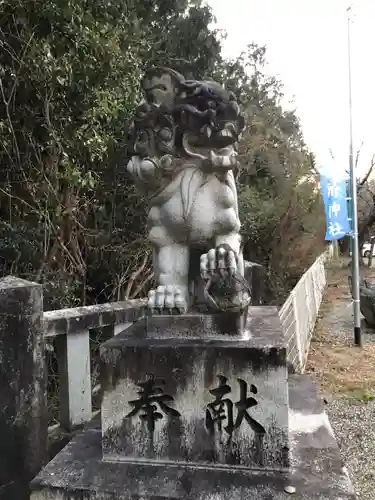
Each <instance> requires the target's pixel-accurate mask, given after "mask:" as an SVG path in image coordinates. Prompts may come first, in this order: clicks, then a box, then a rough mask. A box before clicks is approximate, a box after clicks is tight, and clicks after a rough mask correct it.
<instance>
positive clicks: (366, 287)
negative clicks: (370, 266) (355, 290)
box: [359, 280, 375, 328]
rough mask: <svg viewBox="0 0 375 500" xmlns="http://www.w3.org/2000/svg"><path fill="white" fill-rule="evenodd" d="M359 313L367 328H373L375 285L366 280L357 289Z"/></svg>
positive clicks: (374, 322) (374, 318)
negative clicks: (363, 318)
mask: <svg viewBox="0 0 375 500" xmlns="http://www.w3.org/2000/svg"><path fill="white" fill-rule="evenodd" d="M359 297H360V308H361V313H362V314H363V316H364V317H365V320H366V323H367V324H368V326H370V327H372V328H375V285H372V284H370V283H368V282H367V281H366V280H363V282H362V283H361V284H360V289H359Z"/></svg>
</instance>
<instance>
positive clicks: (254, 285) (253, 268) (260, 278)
mask: <svg viewBox="0 0 375 500" xmlns="http://www.w3.org/2000/svg"><path fill="white" fill-rule="evenodd" d="M244 268H245V273H244V276H245V279H246V280H247V282H248V283H249V286H250V291H251V305H252V306H260V305H262V304H263V301H264V285H265V272H264V267H263V266H261V265H260V264H257V263H256V262H249V261H247V260H245V261H244Z"/></svg>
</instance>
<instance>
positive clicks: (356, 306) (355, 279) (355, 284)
mask: <svg viewBox="0 0 375 500" xmlns="http://www.w3.org/2000/svg"><path fill="white" fill-rule="evenodd" d="M347 12H348V67H349V126H350V130H349V132H350V139H349V169H350V184H351V195H352V211H351V214H352V228H353V231H352V238H353V243H352V249H353V250H352V289H353V313H354V343H355V345H357V346H362V338H361V313H360V303H359V300H360V299H359V245H358V210H357V176H356V172H355V164H354V161H353V108H352V71H351V44H350V22H351V18H350V12H351V7H349V8H348V9H347Z"/></svg>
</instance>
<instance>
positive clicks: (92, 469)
mask: <svg viewBox="0 0 375 500" xmlns="http://www.w3.org/2000/svg"><path fill="white" fill-rule="evenodd" d="M289 401H290V410H289V422H290V427H289V435H290V443H291V450H290V451H291V462H292V467H291V470H290V473H289V474H285V473H280V472H272V473H271V472H265V471H255V470H253V471H244V470H238V469H236V470H228V469H220V468H218V469H217V470H212V469H210V470H207V468H205V467H194V466H192V467H186V466H179V465H178V464H175V465H174V466H172V465H165V464H164V465H154V464H153V465H151V464H147V463H144V464H141V463H124V462H121V463H113V462H106V461H103V460H102V449H101V428H100V421H96V422H93V423H92V425H91V426H90V428H88V429H86V430H85V431H83V433H82V434H80V435H79V436H77V437H76V438H75V439H74V440H73V441H71V442H70V443H69V444H68V445H67V446H66V447H65V449H64V450H63V451H62V452H61V453H59V454H58V455H57V456H56V457H55V458H54V459H53V460H52V461H51V462H50V463H49V464H48V465H47V467H46V468H45V469H43V470H42V472H40V474H39V475H38V476H37V477H36V478H35V479H34V481H33V482H32V484H31V488H32V495H31V500H73V499H74V500H114V499H116V500H131V499H139V498H142V499H143V500H253V499H255V498H256V499H258V500H287V499H290V498H291V495H290V494H288V493H286V492H285V487H286V486H292V487H294V488H295V489H296V491H295V494H294V495H292V498H295V499H296V500H297V499H298V500H347V499H353V500H354V499H355V498H356V497H355V494H354V492H353V488H352V485H351V482H350V480H349V478H348V476H347V473H346V471H345V469H344V468H343V464H342V462H341V459H340V455H339V450H338V447H337V444H336V441H335V438H334V436H333V434H332V430H331V427H330V425H329V422H328V419H327V416H326V414H325V413H324V412H323V410H322V407H321V404H320V400H319V399H318V398H317V395H316V390H315V386H314V384H313V383H312V382H311V380H310V379H309V378H308V377H306V376H296V375H294V376H292V377H290V380H289Z"/></svg>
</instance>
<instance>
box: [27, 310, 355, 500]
mask: <svg viewBox="0 0 375 500" xmlns="http://www.w3.org/2000/svg"><path fill="white" fill-rule="evenodd" d="M222 319H223V318H222ZM233 320H234V318H233V317H229V316H228V317H227V318H226V320H225V321H218V320H217V318H216V319H215V318H214V317H212V316H211V317H209V316H199V315H186V316H185V317H181V316H180V317H174V318H171V317H162V316H159V317H152V318H145V319H144V320H141V321H139V322H137V323H135V324H134V325H132V326H131V327H129V328H128V329H127V330H125V331H124V332H122V333H120V334H118V335H117V336H116V337H115V338H113V339H111V340H109V341H107V342H105V343H104V344H103V346H102V348H101V361H102V371H101V376H102V391H103V400H102V412H101V419H99V420H98V421H93V422H92V424H91V425H89V426H88V428H87V429H86V430H85V431H84V432H83V433H82V434H81V435H79V436H77V437H76V438H75V439H74V440H73V441H72V442H71V443H70V444H69V445H68V446H67V447H66V448H65V449H64V450H63V451H62V452H61V453H59V454H58V455H57V456H56V457H55V458H54V460H53V461H52V462H50V464H49V465H48V466H47V467H46V468H45V469H44V470H43V471H42V472H41V473H40V474H39V475H38V476H37V477H36V478H35V479H34V481H33V483H32V490H33V493H32V495H31V500H62V499H65V498H66V499H68V498H74V499H76V500H78V499H79V500H88V499H90V500H112V499H113V498H116V499H118V500H131V499H136V498H142V499H144V500H188V499H189V500H190V499H198V500H210V499H215V500H229V499H230V500H233V499H234V500H240V499H241V500H252V499H254V498H257V499H262V500H286V499H287V498H289V494H288V493H287V492H288V491H289V492H293V491H296V495H295V498H298V499H301V500H313V499H314V500H328V499H334V500H338V499H340V500H344V499H354V498H355V495H354V493H353V489H352V487H351V483H350V481H349V479H348V477H347V474H346V471H345V470H344V469H343V467H342V465H343V464H342V463H341V460H340V456H339V452H338V448H337V445H336V442H335V439H334V436H333V435H332V430H331V428H330V426H329V423H328V420H327V418H326V416H325V414H324V412H323V410H322V408H321V405H320V402H319V400H318V399H317V396H316V392H315V388H314V386H313V385H312V384H311V382H310V381H309V379H308V378H307V377H299V376H292V377H291V376H289V378H288V372H287V364H286V347H285V345H284V337H283V333H282V330H281V326H280V320H279V316H278V312H277V310H276V309H275V308H272V307H271V308H270V307H254V308H250V310H249V316H248V318H247V323H246V328H245V329H243V330H242V333H241V334H240V333H239V331H238V329H237V327H236V322H235V321H233ZM163 325H164V326H163Z"/></svg>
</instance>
